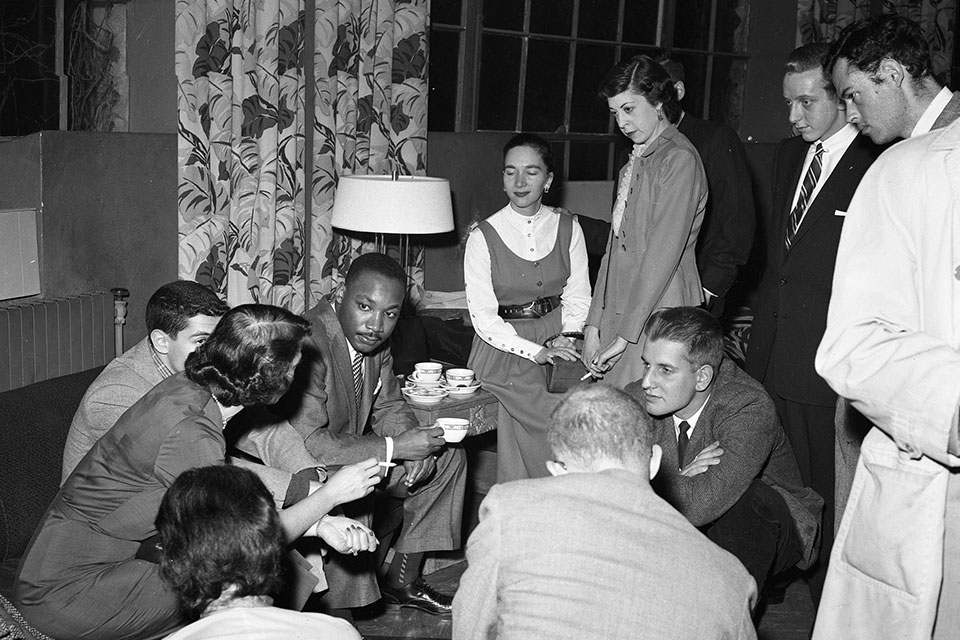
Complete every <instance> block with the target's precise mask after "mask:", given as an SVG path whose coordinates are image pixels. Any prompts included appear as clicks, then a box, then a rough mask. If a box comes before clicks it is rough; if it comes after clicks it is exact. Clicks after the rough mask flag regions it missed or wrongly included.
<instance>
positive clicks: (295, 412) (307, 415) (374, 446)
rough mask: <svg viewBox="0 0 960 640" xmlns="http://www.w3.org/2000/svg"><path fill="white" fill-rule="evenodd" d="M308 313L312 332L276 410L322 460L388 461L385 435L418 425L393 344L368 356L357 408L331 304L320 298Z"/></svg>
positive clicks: (343, 341) (336, 462) (349, 366)
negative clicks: (399, 376)
mask: <svg viewBox="0 0 960 640" xmlns="http://www.w3.org/2000/svg"><path fill="white" fill-rule="evenodd" d="M304 317H305V318H306V319H307V320H309V321H310V325H311V328H312V337H311V339H310V341H309V344H308V346H307V347H304V349H303V358H302V359H301V361H300V366H298V367H297V372H296V375H295V377H294V382H293V384H292V385H291V387H290V391H289V392H288V393H287V395H286V396H284V398H283V399H282V400H281V402H280V403H278V405H277V410H278V411H279V412H280V413H281V414H282V415H283V417H285V418H286V419H287V420H288V421H289V422H290V424H291V425H293V427H294V428H295V429H296V430H297V431H298V432H299V433H300V435H301V436H302V437H303V439H304V442H306V445H307V450H308V451H309V452H310V454H311V455H312V456H313V457H314V458H316V459H317V460H318V461H319V462H321V463H323V464H327V465H344V464H351V463H354V462H359V461H360V460H364V459H366V458H371V457H375V458H378V459H380V460H385V459H386V455H387V444H386V439H385V437H384V436H394V435H398V434H400V433H403V432H404V431H407V430H408V429H414V428H416V427H417V426H418V425H419V423H418V422H417V418H416V416H414V415H413V411H412V410H411V409H410V407H409V406H408V405H407V402H406V400H404V398H403V394H402V393H401V392H400V384H399V382H398V381H397V378H396V376H395V375H394V374H393V357H392V356H391V355H390V348H389V345H386V344H384V345H383V346H381V347H380V349H378V350H377V351H376V352H375V353H373V354H370V355H367V356H365V357H364V364H363V366H364V378H363V390H362V396H361V400H360V407H359V411H358V408H357V402H356V395H355V393H354V388H353V368H352V364H351V362H350V352H349V351H348V350H347V339H346V337H345V336H344V335H343V330H342V329H341V328H340V321H339V320H338V319H337V315H336V313H335V312H334V310H333V307H332V306H331V304H330V302H329V301H328V300H321V301H320V303H319V304H318V305H317V306H315V307H314V308H313V309H311V310H310V311H308V312H307V313H305V314H304ZM368 416H369V418H368Z"/></svg>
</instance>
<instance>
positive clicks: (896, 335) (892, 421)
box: [814, 94, 960, 640]
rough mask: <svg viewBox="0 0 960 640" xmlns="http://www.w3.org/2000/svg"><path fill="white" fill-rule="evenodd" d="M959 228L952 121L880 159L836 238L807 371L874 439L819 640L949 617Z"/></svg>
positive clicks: (855, 490) (895, 632)
mask: <svg viewBox="0 0 960 640" xmlns="http://www.w3.org/2000/svg"><path fill="white" fill-rule="evenodd" d="M951 104H956V105H957V106H958V107H960V94H954V99H953V101H951ZM957 113H958V114H960V109H958V111H957ZM958 228H960V118H958V119H956V120H954V122H953V124H951V125H949V126H948V127H946V128H944V129H942V130H939V131H933V132H931V133H928V134H925V135H921V136H918V137H916V138H911V139H909V140H906V141H904V142H901V143H899V144H897V145H895V146H894V147H892V148H891V149H890V150H889V151H887V152H886V153H884V154H883V155H882V156H880V158H879V159H878V160H877V162H876V163H875V164H874V165H873V167H871V169H870V171H868V172H867V175H866V176H864V178H863V181H862V182H861V184H860V188H859V189H858V190H857V193H856V195H855V196H854V198H853V202H851V204H850V210H849V213H848V216H847V222H846V223H845V225H844V228H843V235H842V236H841V238H840V250H839V253H838V255H837V272H836V275H835V277H834V283H833V286H834V293H833V298H832V300H831V302H830V311H829V314H828V316H827V330H826V333H825V334H824V336H823V341H822V343H821V344H820V349H819V350H818V352H817V362H816V366H817V370H818V371H819V372H820V373H821V374H822V375H823V376H824V378H826V379H827V381H828V382H829V383H830V385H831V386H832V387H833V388H834V389H835V390H836V391H837V393H839V394H840V395H841V396H843V397H845V398H850V400H851V402H852V404H853V406H854V408H856V409H857V410H858V411H860V412H861V413H862V414H863V415H864V416H866V417H867V418H868V419H869V420H870V421H872V422H873V424H874V425H875V426H874V427H873V428H872V429H871V430H870V432H869V433H868V434H867V436H866V438H865V439H864V441H863V445H862V447H861V452H860V453H861V455H860V458H859V460H858V462H857V470H856V475H855V477H854V481H853V487H852V489H851V491H850V498H849V501H848V503H847V509H846V511H845V512H844V514H843V520H842V521H841V523H840V528H839V530H838V532H837V541H836V544H835V545H834V551H833V555H832V556H831V560H830V570H829V573H828V575H827V582H826V585H825V588H824V592H823V598H822V600H821V603H820V610H819V614H818V618H817V623H816V626H815V629H814V638H816V639H818V640H819V639H832V638H837V637H840V636H843V637H845V638H852V639H854V640H857V639H861V638H862V639H864V640H866V639H868V638H871V639H872V638H880V637H884V638H893V637H896V638H903V639H907V640H921V639H924V640H927V639H929V638H930V637H931V635H932V633H933V629H934V622H935V621H937V618H938V616H939V615H941V614H942V613H943V611H944V608H945V607H947V608H952V609H953V611H954V612H955V611H956V608H957V607H958V606H960V602H958V599H957V598H956V596H955V595H954V596H953V597H944V596H942V595H941V589H944V590H946V589H947V585H946V581H945V580H944V568H945V563H948V565H949V568H950V569H951V570H952V572H953V573H954V574H956V573H957V571H958V570H957V569H956V566H957V563H960V557H957V555H956V553H955V552H953V553H945V544H947V545H949V542H946V543H945V541H949V540H955V539H956V538H957V536H960V531H958V530H957V525H956V520H957V519H956V517H955V516H951V513H953V514H955V513H957V512H958V511H960V504H958V499H957V496H958V495H960V487H958V484H960V474H958V473H957V470H958V468H960V457H958V456H957V455H955V454H956V453H957V450H956V448H955V447H950V444H949V443H950V438H951V434H952V433H956V429H957V412H958V406H960V305H958V300H960V270H958V265H960V234H958V233H957V229H958ZM951 521H952V522H953V528H952V529H951V526H950V524H951ZM945 593H946V591H945ZM953 617H954V619H955V618H956V613H954V614H953ZM937 624H938V626H939V621H938V622H937ZM951 633H953V634H955V633H956V628H955V627H954V628H952V629H943V630H942V631H938V634H937V636H935V637H938V638H939V637H944V638H946V637H953V636H951V635H950V634H951Z"/></svg>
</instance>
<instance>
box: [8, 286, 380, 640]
mask: <svg viewBox="0 0 960 640" xmlns="http://www.w3.org/2000/svg"><path fill="white" fill-rule="evenodd" d="M309 333H310V325H309V324H308V323H307V322H306V321H305V320H304V319H302V318H300V317H299V316H297V315H294V314H292V313H290V312H289V311H286V310H285V309H281V308H279V307H272V306H268V305H243V306H240V307H237V308H235V309H233V310H231V311H229V312H227V314H226V315H224V316H223V318H222V319H221V320H220V322H219V323H218V324H217V326H216V328H215V329H214V330H213V332H212V333H211V334H210V337H209V338H207V340H206V342H205V343H204V344H203V345H201V346H200V348H199V349H197V351H196V352H194V353H192V354H191V355H190V356H189V357H188V358H187V361H186V370H185V371H183V372H181V373H177V374H174V375H172V376H170V377H168V378H167V379H165V380H164V381H162V382H160V383H159V384H158V385H157V386H155V387H154V388H153V389H152V390H150V391H149V392H148V393H147V394H146V395H145V396H144V397H143V398H141V399H140V400H139V401H138V402H137V403H135V404H134V405H133V406H132V407H130V409H128V410H127V411H126V412H125V413H124V414H123V415H122V416H121V417H120V419H119V420H118V421H117V423H116V424H115V425H114V426H113V427H112V428H111V429H110V431H108V432H107V433H106V434H104V436H103V437H102V438H100V440H98V441H97V443H96V444H95V445H94V446H93V448H92V449H90V451H89V452H88V453H87V455H86V456H85V457H84V458H83V460H82V461H81V462H80V464H79V465H78V466H77V467H76V469H75V470H74V472H73V473H72V474H71V475H70V476H69V477H68V478H67V480H66V482H65V483H64V485H63V487H62V488H61V489H60V492H59V493H58V494H57V496H56V498H54V500H53V503H52V504H51V505H50V507H49V509H48V510H47V513H46V515H45V516H44V517H43V519H42V520H41V522H40V525H39V526H38V527H37V530H36V532H35V533H34V535H33V539H32V540H31V541H30V544H29V546H28V548H27V551H26V553H25V554H24V556H23V560H22V561H21V564H20V567H19V570H18V572H17V578H16V584H15V587H14V599H15V602H16V606H17V608H19V609H20V611H21V612H22V613H23V614H24V616H25V617H26V618H27V620H28V621H29V622H30V623H31V624H32V625H33V626H34V627H36V628H37V629H39V630H40V631H42V632H43V633H45V634H47V635H48V636H51V637H53V638H57V639H58V640H71V639H74V638H75V639H78V640H79V639H80V638H94V639H97V640H113V639H130V640H133V639H137V640H148V639H150V638H162V637H164V636H166V635H167V634H169V633H170V632H171V631H173V630H174V629H176V628H178V627H180V626H182V625H183V624H185V623H186V622H187V619H186V617H185V615H184V613H183V611H181V609H180V607H179V603H178V600H177V597H176V595H175V594H174V593H173V592H172V591H171V590H170V589H169V588H167V587H166V586H165V585H164V583H163V581H162V580H161V578H160V574H159V571H158V567H157V564H156V561H157V559H158V558H157V546H156V541H157V530H156V528H155V526H154V520H155V518H156V516H157V510H158V509H159V506H160V501H161V499H162V498H163V495H164V493H165V492H166V491H167V489H168V488H169V487H170V486H171V485H172V484H173V483H174V481H175V480H176V479H177V478H178V477H179V476H180V475H181V474H183V473H184V472H186V471H189V470H190V469H195V468H197V467H204V466H208V465H222V464H224V461H225V454H226V444H225V441H224V436H223V429H224V428H225V427H226V425H227V421H228V420H230V419H231V418H232V417H233V416H235V415H236V414H237V413H238V412H239V411H240V410H241V409H243V407H245V406H247V407H249V406H256V405H263V404H269V403H273V402H276V401H277V399H279V398H280V396H282V395H283V394H284V392H285V391H286V390H287V388H288V387H289V386H290V381H291V379H292V378H293V372H294V369H295V368H296V366H297V363H298V362H299V361H300V349H301V346H302V345H303V343H304V341H305V340H306V338H307V336H308V335H309ZM378 472H379V467H378V466H377V464H376V460H369V461H365V462H364V463H358V464H357V465H349V466H347V467H344V468H343V469H342V470H341V471H339V472H338V473H337V474H335V475H333V476H331V477H330V479H329V480H327V482H326V484H325V485H323V486H322V487H320V488H319V490H317V491H315V492H314V493H312V494H311V495H309V496H308V497H307V498H305V499H303V500H301V501H300V502H298V503H296V504H294V505H292V506H290V507H288V508H286V509H284V510H283V511H282V512H281V513H280V514H279V521H280V524H281V526H282V529H283V533H284V539H285V540H286V541H292V540H294V539H296V538H298V537H299V536H301V535H304V534H305V533H307V532H308V530H309V535H317V536H320V537H322V538H323V539H324V540H325V541H326V542H328V543H329V544H330V546H331V547H332V548H334V549H335V550H337V551H340V552H345V553H355V552H358V551H369V550H372V549H373V548H375V547H376V538H375V536H374V535H373V533H372V532H371V531H370V530H369V529H367V528H366V527H364V526H363V525H361V524H360V523H358V522H356V521H353V520H350V519H349V518H342V517H335V516H329V515H326V514H327V513H328V512H329V511H330V510H331V509H332V508H334V507H335V506H336V505H338V504H341V503H344V502H349V501H352V500H356V499H359V498H361V497H363V496H365V495H367V494H368V493H369V492H370V491H372V490H373V487H374V485H375V484H376V482H377V480H379V473H378Z"/></svg>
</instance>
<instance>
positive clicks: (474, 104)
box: [428, 0, 750, 180]
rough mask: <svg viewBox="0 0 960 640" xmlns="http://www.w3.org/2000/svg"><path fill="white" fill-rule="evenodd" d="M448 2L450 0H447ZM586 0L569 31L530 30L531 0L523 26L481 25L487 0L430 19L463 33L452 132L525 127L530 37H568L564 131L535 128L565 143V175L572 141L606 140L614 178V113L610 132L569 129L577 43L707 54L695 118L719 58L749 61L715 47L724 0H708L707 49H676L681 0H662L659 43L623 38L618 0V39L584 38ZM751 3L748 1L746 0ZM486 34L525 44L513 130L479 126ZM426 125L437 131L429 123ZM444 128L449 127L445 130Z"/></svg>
mask: <svg viewBox="0 0 960 640" xmlns="http://www.w3.org/2000/svg"><path fill="white" fill-rule="evenodd" d="M447 1H450V0H447ZM582 1H585V0H573V6H572V14H573V15H572V16H571V20H572V25H571V33H570V35H556V34H541V33H531V32H530V20H531V14H532V6H531V0H523V12H524V16H523V25H522V29H521V30H519V31H518V30H514V29H503V28H493V27H484V26H483V0H459V2H460V24H459V25H453V24H449V23H436V22H433V20H432V18H431V24H430V31H431V33H432V32H433V31H443V32H453V33H459V34H460V36H461V37H460V38H459V51H458V74H457V86H456V107H455V110H456V113H455V114H454V119H453V121H454V128H453V133H510V132H519V131H522V130H523V129H522V124H523V113H524V100H525V78H526V74H527V56H528V50H529V46H530V40H531V38H533V39H536V40H548V41H552V42H566V43H568V46H569V59H568V68H567V88H568V90H567V91H566V92H565V95H566V101H565V104H564V124H563V129H564V131H563V132H544V131H536V132H535V133H538V134H540V135H542V136H543V137H544V138H546V139H547V140H549V141H550V142H551V143H554V144H562V145H563V153H562V158H563V166H562V167H558V172H559V173H560V175H561V176H562V177H563V179H564V180H566V179H567V177H568V176H569V168H570V167H569V165H570V157H571V154H570V145H571V143H576V142H590V143H606V144H607V145H608V154H607V156H608V157H607V171H606V174H607V178H606V179H607V180H613V179H615V177H616V172H617V167H616V166H615V159H616V157H617V155H618V149H619V148H620V147H621V146H622V145H623V140H622V136H621V135H620V134H619V132H618V131H617V130H616V125H615V123H614V121H613V118H612V117H611V118H609V119H608V124H607V131H606V132H605V133H581V132H571V131H570V130H569V127H570V120H571V106H572V104H571V103H572V92H571V91H570V90H569V89H570V87H572V86H573V85H574V73H575V71H576V55H577V47H578V45H579V44H581V43H582V44H593V45H602V46H613V47H614V49H615V59H616V60H620V59H622V56H623V50H624V49H629V50H637V49H640V50H642V49H644V48H653V47H658V46H659V47H662V48H665V49H669V50H671V51H672V52H673V53H674V54H681V55H693V56H697V57H702V58H705V59H706V66H705V71H704V78H703V86H702V87H700V90H701V92H702V96H703V104H702V106H701V108H700V109H699V110H698V112H691V113H692V115H695V116H697V117H701V118H706V117H707V116H708V115H709V111H710V104H711V92H712V89H713V86H712V85H713V73H714V68H715V61H716V59H717V58H729V59H732V60H739V61H743V62H747V61H748V60H749V51H745V52H743V53H738V52H723V51H715V50H714V47H715V46H716V23H717V11H718V7H719V3H720V2H721V1H722V0H708V1H709V3H710V21H709V34H708V38H707V48H706V49H696V48H675V47H673V46H672V45H673V41H674V35H675V31H676V29H675V21H676V13H677V11H676V9H677V6H676V5H677V2H678V0H659V1H658V7H657V26H656V36H655V42H654V43H652V44H649V43H648V44H639V43H633V42H626V43H624V42H623V27H624V21H623V19H622V17H623V15H624V12H625V11H626V9H627V4H628V2H629V0H619V3H618V15H619V16H620V18H619V19H618V24H617V29H616V36H615V38H616V40H615V41H611V40H605V39H599V38H585V37H579V36H578V35H577V32H578V27H579V16H580V4H581V2H582ZM745 2H750V0H745ZM485 34H490V35H501V36H507V37H513V38H519V39H520V40H521V43H522V48H521V58H520V64H519V70H520V71H519V81H518V82H519V87H518V88H517V105H516V111H515V114H514V122H513V127H514V128H513V129H512V130H504V129H481V128H479V127H478V126H477V125H478V119H479V118H478V116H479V84H480V62H481V58H482V51H481V47H482V39H483V36H484V35H485ZM428 130H430V131H435V130H433V129H430V128H429V124H428ZM444 131H446V130H444Z"/></svg>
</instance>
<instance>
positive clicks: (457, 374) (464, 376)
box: [440, 369, 480, 396]
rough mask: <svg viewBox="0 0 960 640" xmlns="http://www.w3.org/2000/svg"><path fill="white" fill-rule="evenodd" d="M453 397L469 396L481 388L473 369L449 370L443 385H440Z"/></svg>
mask: <svg viewBox="0 0 960 640" xmlns="http://www.w3.org/2000/svg"><path fill="white" fill-rule="evenodd" d="M440 388H441V389H444V390H446V391H447V393H449V394H450V395H451V396H468V395H470V394H471V393H474V392H475V391H476V390H477V389H479V388H480V383H479V382H477V381H476V380H475V378H474V373H473V370H472V369H447V374H446V376H445V377H444V381H443V384H442V385H440Z"/></svg>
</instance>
